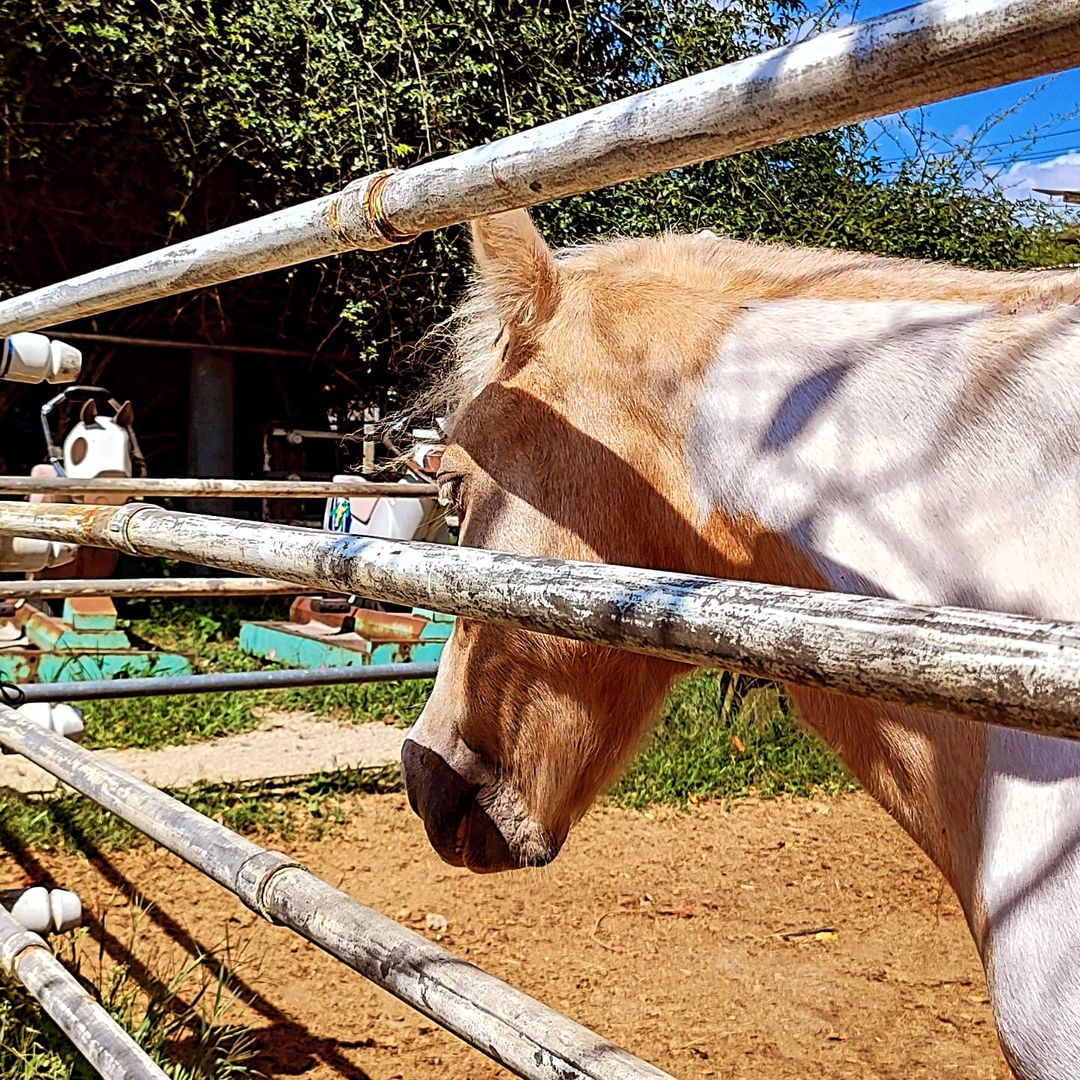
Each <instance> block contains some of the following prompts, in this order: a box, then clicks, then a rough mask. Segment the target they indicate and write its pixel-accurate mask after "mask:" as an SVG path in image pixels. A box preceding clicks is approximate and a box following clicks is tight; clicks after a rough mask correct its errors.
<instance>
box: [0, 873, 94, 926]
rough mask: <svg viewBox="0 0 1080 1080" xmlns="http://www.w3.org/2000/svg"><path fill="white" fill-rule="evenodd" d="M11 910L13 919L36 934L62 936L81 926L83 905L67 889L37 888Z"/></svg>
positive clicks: (24, 893) (26, 892) (20, 899)
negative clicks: (67, 931)
mask: <svg viewBox="0 0 1080 1080" xmlns="http://www.w3.org/2000/svg"><path fill="white" fill-rule="evenodd" d="M10 910H11V916H12V918H13V919H14V920H15V921H16V922H17V923H19V924H20V925H21V926H22V927H23V929H25V930H29V931H31V932H32V933H34V934H50V933H56V934H62V933H63V932H64V931H65V930H73V929H74V928H75V927H76V926H78V925H79V924H80V923H81V922H82V901H81V900H80V899H79V897H78V895H77V894H75V893H73V892H68V890H67V889H46V888H45V887H44V886H42V885H35V886H34V887H33V888H30V889H25V890H24V891H23V892H22V893H21V894H20V895H19V897H18V899H17V900H16V901H15V903H13V904H12V905H11V909H10Z"/></svg>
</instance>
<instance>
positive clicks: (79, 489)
mask: <svg viewBox="0 0 1080 1080" xmlns="http://www.w3.org/2000/svg"><path fill="white" fill-rule="evenodd" d="M342 438H344V436H342ZM438 493H439V489H438V488H437V487H436V486H435V485H434V484H414V483H411V482H409V483H403V484H374V483H369V482H368V481H366V480H229V479H224V480H218V479H211V478H208V477H196V476H192V477H180V478H176V477H138V476H102V477H98V478H96V479H93V480H79V479H73V478H71V477H67V476H0V495H69V496H72V497H79V498H82V497H85V496H93V495H129V496H131V497H132V498H147V499H162V498H174V499H188V498H193V499H214V498H222V499H329V498H333V497H335V496H338V497H342V496H353V497H364V498H388V497H393V498H396V499H433V498H435V497H436V496H437V495H438Z"/></svg>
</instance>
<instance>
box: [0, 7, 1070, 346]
mask: <svg viewBox="0 0 1080 1080" xmlns="http://www.w3.org/2000/svg"><path fill="white" fill-rule="evenodd" d="M1077 64H1080V5H1077V3H1076V2H1075V0H928V2H926V3H922V4H917V5H914V6H912V7H906V8H902V9H900V10H898V11H892V12H889V13H887V14H884V15H881V16H879V17H878V18H875V19H868V20H866V21H863V22H858V23H854V24H852V25H851V26H847V27H844V28H842V29H839V30H833V31H830V32H828V33H825V34H820V35H818V36H816V37H813V38H810V39H808V40H806V41H802V42H797V43H795V44H792V45H785V46H782V47H780V48H777V49H772V50H770V51H768V52H764V53H761V54H759V55H756V56H750V57H747V58H746V59H745V60H739V61H737V62H736V63H733V64H727V65H725V66H724V67H719V68H714V69H712V70H711V71H705V72H701V73H700V74H698V75H692V76H690V77H689V78H686V79H680V80H678V81H677V82H672V83H668V84H666V85H663V86H658V87H656V88H654V89H651V90H646V91H644V92H642V93H639V94H635V95H633V96H631V97H627V98H623V99H622V100H620V101H614V102H611V103H609V104H607V105H601V106H599V107H597V108H594V109H590V110H588V111H587V112H583V113H578V114H576V115H573V116H568V117H565V118H563V119H561V120H556V121H554V122H553V123H549V124H544V125H542V126H540V127H536V128H533V129H531V130H528V131H522V132H518V133H517V134H515V135H509V136H507V137H506V138H503V139H499V140H497V141H496V142H493V143H490V144H488V145H486V146H479V147H474V148H473V149H471V150H465V151H463V152H461V153H458V154H452V155H450V156H449V157H445V158H440V159H437V160H435V161H430V162H426V163H425V164H423V165H417V166H415V167H413V168H410V169H404V170H402V171H401V172H391V173H386V172H379V173H375V174H373V175H370V176H366V177H363V178H361V179H359V180H357V181H355V182H353V183H351V184H349V185H348V186H347V187H346V188H344V189H342V190H341V191H337V192H334V193H332V194H330V195H323V196H321V197H319V198H316V199H311V200H309V201H308V202H304V203H300V204H299V205H297V206H292V207H289V208H288V209H285V210H278V211H276V212H275V213H272V214H267V215H265V216H263V217H258V218H254V219H252V220H250V221H246V222H243V223H241V224H239V225H233V226H230V227H229V228H226V229H220V230H218V231H217V232H212V233H207V234H205V235H203V236H198V237H195V238H193V239H191V240H186V241H183V242H182V243H179V244H174V245H172V246H171V247H167V248H163V249H161V250H160V251H156V252H151V253H149V254H146V255H141V256H138V257H136V258H133V259H128V260H127V261H126V262H121V263H117V264H115V265H113V266H108V267H104V268H103V269H101V270H95V271H92V272H91V273H88V274H83V275H81V276H79V277H75V278H70V279H68V280H67V281H63V282H59V283H58V284H55V285H49V286H46V287H45V288H42V289H37V290H35V291H34V292H30V293H26V294H24V295H22V296H16V297H13V298H12V299H10V300H7V301H4V302H3V303H0V334H11V333H14V332H15V331H20V330H35V329H39V328H41V327H45V326H55V325H57V324H58V323H62V322H67V321H68V320H71V319H79V318H86V317H88V316H92V315H97V314H100V313H101V312H104V311H111V310H115V309H116V308H121V307H126V306H128V305H130V304H138V303H143V302H144V301H147V300H156V299H160V298H162V297H165V296H173V295H176V294H177V293H181V292H186V291H188V290H191V289H197V288H203V287H206V286H211V285H220V284H222V283H223V282H226V281H234V280H236V279H238V278H243V277H247V276H249V275H251V274H257V273H262V272H264V271H268V270H277V269H281V268H282V267H286V266H292V265H296V264H298V263H302V262H307V261H309V260H311V259H319V258H325V257H327V256H332V255H340V254H342V253H344V252H347V251H355V250H358V249H362V250H368V251H374V250H377V249H380V248H385V247H387V246H389V245H391V244H393V243H400V242H402V241H405V240H407V239H408V238H410V237H412V236H416V235H419V234H420V233H424V232H429V231H431V230H433V229H442V228H446V227H447V226H450V225H457V224H460V223H461V222H464V221H469V220H471V219H474V218H478V217H481V216H483V215H485V214H492V213H498V212H500V211H504V210H512V209H515V208H518V207H528V206H534V205H536V204H538V203H544V202H550V201H552V200H553V199H559V198H563V197H565V196H567V195H576V194H580V193H581V192H584V191H592V190H597V189H599V188H604V187H608V186H610V185H612V184H618V183H622V182H624V181H627V180H636V179H639V178H641V177H644V176H650V175H652V174H653V173H660V172H667V171H669V170H671V169H677V168H682V167H684V166H687V165H694V164H697V163H699V162H702V161H707V160H710V159H714V158H721V157H728V156H730V155H732V154H739V153H743V152H744V151H747V150H756V149H761V148H762V147H766V146H774V145H776V144H778V143H782V142H786V141H788V140H790V139H795V138H799V137H800V136H804V135H812V134H815V133H817V132H821V131H826V130H828V129H829V128H834V127H840V126H842V125H845V124H854V123H858V122H859V121H861V120H867V119H869V118H871V117H874V116H884V115H887V114H890V113H893V112H897V111H899V110H902V109H910V108H915V107H917V106H920V105H929V104H932V103H933V102H935V101H941V100H943V99H945V98H950V97H957V96H959V95H962V94H969V93H973V92H975V91H978V90H986V89H989V88H991V87H995V86H1004V85H1006V84H1008V83H1012V82H1018V81H1020V80H1023V79H1029V78H1033V77H1035V76H1038V75H1048V74H1051V73H1053V72H1055V71H1062V70H1064V69H1066V68H1069V67H1075V66H1076V65H1077Z"/></svg>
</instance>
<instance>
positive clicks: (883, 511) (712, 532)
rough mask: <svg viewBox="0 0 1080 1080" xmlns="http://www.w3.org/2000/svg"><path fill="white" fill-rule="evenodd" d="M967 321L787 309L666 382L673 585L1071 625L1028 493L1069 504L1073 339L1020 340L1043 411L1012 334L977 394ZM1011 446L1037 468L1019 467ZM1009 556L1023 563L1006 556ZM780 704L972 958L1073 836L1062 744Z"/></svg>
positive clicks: (1067, 511)
mask: <svg viewBox="0 0 1080 1080" xmlns="http://www.w3.org/2000/svg"><path fill="white" fill-rule="evenodd" d="M986 318H988V316H987V310H986V308H985V307H981V306H979V305H977V304H957V303H941V302H934V303H899V304H893V305H887V304H873V303H849V302H843V301H841V302H832V303H823V302H819V301H814V302H805V301H804V302H798V301H796V302H794V303H789V304H782V305H779V306H778V305H775V304H771V305H770V304H766V305H762V306H761V307H760V308H756V309H755V308H754V307H751V308H750V309H749V310H747V311H746V312H744V313H743V314H741V315H740V316H739V317H738V318H737V319H736V320H735V321H734V322H733V325H732V328H731V330H730V332H729V333H728V334H727V335H726V337H725V339H724V340H723V341H722V342H721V343H720V344H719V346H718V347H717V348H716V351H715V355H714V357H713V359H712V361H711V363H710V364H709V365H707V366H706V368H705V370H704V372H703V374H702V375H701V376H700V379H698V380H691V379H688V380H687V386H688V388H689V389H688V398H692V399H693V400H692V403H690V404H689V405H688V408H687V413H688V415H687V417H686V424H685V427H684V428H683V430H685V431H686V432H687V435H686V439H685V446H684V451H683V461H684V465H685V481H684V483H685V485H686V487H687V488H688V489H689V490H688V493H687V495H686V499H687V500H688V501H689V503H690V504H692V505H693V507H694V510H693V513H694V514H696V515H697V518H696V520H697V522H698V535H699V537H700V539H701V546H700V548H699V550H698V551H697V552H696V553H695V555H694V556H693V557H692V558H688V561H687V563H686V565H687V567H688V568H693V569H696V570H699V571H700V572H704V573H712V574H716V575H718V576H730V577H737V578H744V579H748V580H759V581H765V582H771V583H775V584H788V585H796V586H803V587H810V588H825V589H832V590H836V591H843V592H853V593H870V594H874V595H883V596H892V597H895V598H897V599H901V600H904V601H906V602H909V603H926V604H958V605H961V606H969V607H983V608H988V609H997V610H1013V611H1023V612H1026V613H1029V614H1034V615H1040V616H1043V617H1047V618H1064V619H1076V618H1080V580H1077V578H1078V575H1076V574H1075V573H1073V572H1072V571H1071V567H1073V566H1074V565H1075V556H1074V554H1073V552H1072V550H1071V546H1070V545H1071V543H1072V538H1073V537H1075V536H1076V535H1077V533H1078V532H1080V504H1078V501H1077V500H1071V501H1068V502H1065V501H1061V500H1058V501H1056V502H1054V503H1053V510H1052V511H1051V510H1049V509H1048V507H1047V499H1048V495H1047V488H1046V487H1045V486H1040V485H1045V484H1046V483H1049V482H1050V481H1051V480H1052V481H1053V482H1055V483H1058V482H1060V483H1062V484H1067V483H1069V481H1070V474H1069V473H1068V471H1067V470H1068V469H1071V468H1075V467H1076V466H1075V462H1076V461H1078V460H1080V447H1078V446H1076V433H1077V432H1080V364H1077V363H1076V361H1077V360H1078V359H1080V331H1076V330H1075V329H1071V323H1070V322H1069V318H1071V317H1068V316H1063V317H1062V320H1061V321H1060V322H1059V323H1055V322H1054V321H1053V319H1052V318H1051V317H1050V316H1046V321H1044V322H1039V323H1035V322H1033V323H1032V324H1031V325H1030V326H1027V327H1026V329H1027V330H1030V331H1032V333H1033V334H1034V333H1035V332H1036V331H1037V332H1038V334H1037V335H1036V336H1037V337H1038V340H1040V341H1047V340H1053V341H1055V342H1064V345H1061V346H1060V347H1061V350H1062V352H1061V354H1060V355H1057V354H1053V355H1046V354H1045V352H1044V354H1043V355H1041V356H1040V363H1039V364H1038V365H1034V366H1032V367H1033V369H1034V368H1038V369H1039V370H1041V371H1042V372H1043V374H1042V375H1041V376H1038V377H1040V378H1049V379H1051V380H1052V382H1053V390H1054V392H1053V394H1046V393H1042V392H1041V391H1042V390H1044V389H1045V388H1044V387H1040V386H1038V385H1037V384H1035V385H1033V384H1032V383H1031V379H1033V378H1035V376H1034V375H1031V374H1030V372H1029V371H1028V369H1027V368H1025V367H1024V363H1023V357H1024V356H1025V355H1027V354H1026V353H1025V352H1024V348H1025V347H1031V346H1030V343H1028V342H1025V341H1024V338H1023V334H1022V333H1020V334H1018V335H1017V337H1018V339H1019V341H1018V343H1017V342H1016V341H1013V342H1011V344H1013V345H1015V348H1013V349H1009V348H1006V347H1004V346H1003V347H1001V348H1000V350H999V352H1000V355H1001V357H1002V358H1003V359H1002V363H1005V364H1013V365H1014V366H1013V367H1012V368H1010V369H1009V370H1007V371H1006V372H1005V373H1004V375H1002V373H1001V372H1000V371H990V372H989V376H990V377H989V379H987V374H988V373H987V371H986V370H985V369H984V368H985V362H986V357H985V354H984V353H983V352H980V348H981V346H980V348H976V346H977V345H980V343H981V342H983V340H984V337H981V336H980V335H984V333H985V331H986V329H987V327H986V326H984V325H983V322H981V321H980V320H985V319H986ZM1032 318H1033V319H1034V318H1036V317H1032ZM1037 318H1039V319H1041V318H1043V317H1042V316H1039V317H1037ZM990 329H992V330H993V331H994V332H995V333H998V332H999V331H1000V323H995V324H993V326H992V327H991V328H990ZM1055 348H1058V346H1057V345H1055ZM995 355H996V354H995ZM1018 357H1019V360H1018ZM1074 371H1075V372H1077V374H1076V375H1075V376H1073V375H1072V372H1074ZM1025 381H1026V385H1025ZM988 387H989V388H988ZM1039 401H1045V402H1046V406H1045V407H1046V409H1047V410H1048V412H1047V414H1046V415H1042V414H1040V412H1039V408H1040V407H1039V405H1038V402H1039ZM1059 429H1060V431H1061V435H1060V438H1059V439H1058V441H1057V442H1053V441H1052V440H1051V441H1047V439H1048V438H1049V436H1052V435H1054V434H1055V433H1056V432H1057V431H1058V430H1059ZM1065 443H1067V444H1068V447H1067V450H1066V451H1063V446H1064V444H1065ZM1032 446H1046V447H1048V448H1050V447H1051V446H1052V449H1053V451H1054V452H1053V455H1050V454H1049V453H1048V452H1044V453H1043V455H1042V457H1041V458H1040V459H1039V460H1038V461H1034V460H1033V459H1032V458H1031V456H1030V454H1029V453H1028V451H1029V450H1030V448H1031V447H1032ZM987 461H989V462H992V463H993V465H994V468H993V469H987V468H986V467H985V463H986V462H987ZM1039 470H1045V471H1048V472H1050V473H1051V474H1053V473H1054V472H1055V470H1056V471H1057V472H1062V473H1063V474H1064V475H1062V476H1060V477H1059V476H1057V475H1051V476H1050V479H1049V480H1047V478H1046V476H1045V475H1044V474H1043V473H1042V472H1040V471H1039ZM1035 481H1038V483H1036V482H1035ZM1050 490H1054V491H1056V490H1058V489H1057V488H1051V489H1050ZM1074 504H1077V505H1074ZM1051 512H1052V513H1053V515H1055V516H1054V518H1053V520H1051V519H1050V514H1051ZM1032 522H1038V523H1039V528H1038V529H1036V530H1033V529H1032V527H1031V523H1032ZM1020 538H1022V542H1023V543H1024V544H1025V545H1026V546H1027V549H1026V550H1015V551H1014V550H1013V546H1012V545H1015V544H1017V543H1020V542H1021V539H1020ZM791 690H792V694H793V696H794V698H795V700H796V702H797V704H798V705H799V707H800V711H801V713H802V716H803V718H804V719H805V721H806V722H807V723H808V724H809V725H810V726H811V727H813V728H814V729H815V730H816V731H817V732H818V733H819V734H820V735H821V736H822V738H823V739H824V740H825V741H826V742H827V743H828V744H829V745H830V746H832V747H833V748H834V749H835V750H836V751H837V752H838V753H839V754H840V756H841V757H842V758H843V760H844V761H845V763H846V764H847V765H848V767H849V768H850V769H851V770H852V772H853V773H854V775H855V776H856V777H857V778H858V779H859V781H860V782H861V783H862V784H863V785H864V786H865V788H866V789H867V790H868V791H869V792H870V794H871V795H873V796H874V797H875V798H876V799H877V800H878V801H879V802H880V803H881V804H882V805H883V806H884V807H885V808H886V809H887V810H888V811H889V812H890V813H891V814H892V815H893V817H894V818H895V819H896V820H897V821H898V822H899V823H900V824H901V825H902V826H903V827H904V828H905V829H906V830H907V831H908V832H909V833H910V834H911V835H912V837H913V838H914V839H915V840H916V842H917V843H918V844H919V845H920V846H921V847H922V848H923V850H924V851H926V852H927V853H928V854H929V855H930V857H931V858H932V859H933V860H934V862H935V863H936V864H937V865H938V867H939V868H940V869H941V870H942V872H943V873H944V874H945V876H946V877H947V879H948V880H949V882H950V883H951V884H952V886H953V887H954V889H955V890H956V891H957V893H958V895H959V897H960V899H961V902H962V903H963V906H964V909H965V911H966V913H967V916H968V919H969V921H970V922H971V924H972V928H973V930H974V931H975V936H976V939H977V940H980V941H981V940H983V938H984V936H985V924H986V923H987V920H988V919H989V918H991V917H992V916H993V913H994V911H995V910H1003V909H1005V908H1007V909H1008V910H1010V911H1011V910H1012V908H1011V906H1010V904H1009V896H1011V890H1012V886H1011V884H1009V882H1010V881H1011V878H1009V874H1010V873H1012V870H1011V869H1009V868H1010V867H1012V868H1015V867H1021V868H1022V869H1021V871H1017V872H1018V873H1020V876H1021V877H1023V876H1024V875H1027V876H1038V874H1039V873H1040V872H1041V871H1040V867H1041V866H1042V865H1043V863H1046V865H1050V863H1052V862H1053V860H1054V852H1055V851H1061V850H1064V849H1066V848H1068V845H1069V838H1070V836H1071V835H1072V834H1071V832H1070V830H1076V831H1077V834H1078V835H1080V810H1072V811H1069V812H1068V813H1065V812H1063V811H1062V809H1061V807H1062V805H1064V804H1063V803H1062V796H1061V792H1062V791H1063V790H1065V789H1066V788H1067V789H1068V790H1069V792H1071V793H1072V794H1074V795H1080V748H1078V747H1077V744H1074V743H1065V742H1061V741H1059V740H1049V739H1045V738H1040V737H1037V736H1028V735H1024V734H1021V733H1015V732H1003V731H1001V730H996V729H985V728H982V727H980V726H978V725H975V724H972V723H965V722H963V721H959V720H957V719H955V718H951V717H944V716H940V715H938V714H934V713H930V712H926V711H923V710H917V709H910V708H905V707H903V706H895V705H887V704H882V703H878V702H872V701H858V700H855V699H851V698H844V697H841V696H838V695H830V694H825V693H822V692H819V691H812V690H807V689H800V688H791ZM1032 819H1034V822H1035V823H1034V824H1030V822H1031V820H1032ZM1025 821H1028V822H1029V824H1026V825H1025V823H1024V822H1025ZM1040 830H1042V832H1041V833H1040ZM1036 834H1038V835H1036ZM1025 840H1033V841H1034V842H1032V843H1028V844H1027V845H1026V846H1025V843H1024V841H1025ZM1069 850H1071V849H1069ZM1040 860H1042V861H1040ZM1066 864H1067V865H1066ZM1054 865H1055V866H1057V867H1058V869H1057V870H1055V871H1054V874H1053V875H1048V876H1047V877H1046V881H1047V882H1050V881H1051V880H1052V879H1053V880H1061V877H1060V875H1061V874H1066V873H1067V874H1070V875H1074V878H1070V881H1072V884H1071V885H1070V886H1069V888H1070V889H1072V892H1071V893H1069V895H1073V896H1080V887H1078V886H1080V865H1076V866H1074V865H1073V864H1072V862H1068V861H1067V860H1064V861H1063V860H1062V859H1060V858H1059V859H1058V860H1057V862H1056V863H1054ZM1002 868H1004V869H1002ZM988 874H990V875H991V876H990V877H988V876H987V875H988ZM994 874H997V875H999V876H997V877H994V876H993V875H994ZM1002 874H1003V875H1004V876H1001V875H1002ZM1054 875H1057V877H1056V878H1055V876H1054ZM1074 879H1075V880H1074ZM1047 887H1049V886H1047ZM1063 887H1064V886H1063ZM1040 888H1043V886H1040ZM987 897H989V898H990V901H989V914H988V908H987V902H986V898H987ZM995 897H996V898H997V899H996V900H995V899H994V898H995ZM995 905H996V906H995Z"/></svg>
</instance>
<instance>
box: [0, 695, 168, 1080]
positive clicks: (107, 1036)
mask: <svg viewBox="0 0 1080 1080" xmlns="http://www.w3.org/2000/svg"><path fill="white" fill-rule="evenodd" d="M7 711H9V712H10V711H11V710H7ZM16 715H18V714H16ZM60 741H61V742H63V740H62V739H61V740H60ZM0 967H2V968H3V970H4V971H6V972H7V973H8V974H9V975H13V976H14V977H15V978H16V979H18V980H19V982H21V983H22V984H23V986H25V987H26V989H27V990H29V991H30V993H31V994H33V996H34V997H35V998H37V1000H38V1001H39V1002H40V1003H41V1007H42V1008H43V1009H44V1010H45V1011H46V1012H47V1013H48V1014H49V1016H51V1017H52V1018H53V1020H54V1021H55V1022H56V1025H57V1027H59V1028H60V1030H61V1031H62V1032H63V1033H64V1034H65V1035H66V1036H67V1037H68V1038H69V1039H70V1040H71V1041H72V1042H73V1043H74V1044H75V1047H76V1049H77V1050H78V1051H79V1053H81V1054H82V1056H83V1057H84V1058H86V1060H87V1061H88V1062H89V1063H90V1064H91V1065H92V1066H93V1068H94V1070H95V1071H96V1072H97V1073H99V1074H100V1075H101V1076H103V1077H105V1078H106V1080H142V1078H146V1080H166V1073H165V1072H163V1071H162V1070H161V1069H160V1068H158V1066H157V1065H155V1064H154V1062H153V1061H152V1060H151V1058H150V1057H149V1056H148V1055H147V1053H146V1051H144V1050H143V1049H142V1048H141V1047H140V1046H139V1045H138V1043H136V1042H135V1040H134V1039H133V1038H132V1037H131V1036H130V1035H129V1034H128V1033H127V1032H126V1031H125V1030H124V1029H123V1028H122V1027H121V1026H120V1025H119V1024H118V1023H117V1022H116V1021H115V1020H114V1019H113V1018H112V1017H111V1016H110V1015H109V1014H108V1013H107V1012H106V1011H105V1010H104V1009H103V1008H102V1007H101V1006H100V1005H99V1004H98V1003H97V1002H96V1001H94V999H93V998H91V997H90V995H89V994H88V993H87V992H86V991H85V990H84V989H83V988H82V987H81V986H80V985H79V981H78V980H77V979H76V978H75V976H74V975H72V974H71V972H69V971H68V970H67V968H65V967H64V965H63V964H61V963H60V961H59V960H57V959H56V957H55V956H54V955H53V952H52V949H50V948H49V946H48V944H46V942H45V941H44V939H43V938H41V937H39V936H38V935H37V934H32V933H30V932H29V931H28V930H24V929H23V928H22V926H21V925H20V924H19V923H18V922H16V921H15V919H13V918H12V916H11V915H10V914H9V913H8V912H7V911H5V910H4V909H3V908H2V907H0Z"/></svg>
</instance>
